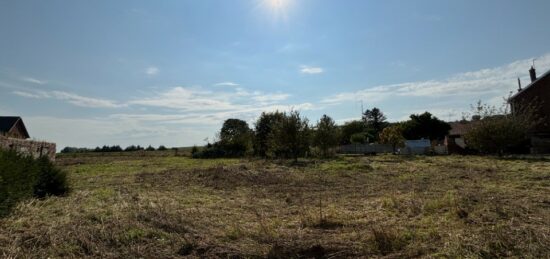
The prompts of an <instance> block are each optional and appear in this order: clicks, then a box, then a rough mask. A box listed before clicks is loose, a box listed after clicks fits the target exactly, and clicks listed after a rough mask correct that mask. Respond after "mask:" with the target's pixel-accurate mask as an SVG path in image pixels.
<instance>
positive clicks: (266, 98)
mask: <svg viewBox="0 0 550 259" xmlns="http://www.w3.org/2000/svg"><path fill="white" fill-rule="evenodd" d="M288 97H290V95H289V94H281V93H279V94H260V95H256V96H254V97H252V99H253V100H254V101H257V102H260V103H272V102H280V101H284V100H286V99H288Z"/></svg>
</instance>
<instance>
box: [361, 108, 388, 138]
mask: <svg viewBox="0 0 550 259" xmlns="http://www.w3.org/2000/svg"><path fill="white" fill-rule="evenodd" d="M363 122H364V123H365V126H366V127H367V131H368V133H370V134H371V135H373V136H374V137H377V136H378V134H380V132H382V130H383V129H384V128H385V127H387V126H388V122H386V116H385V115H384V113H383V112H382V111H380V109H378V108H376V107H374V108H372V110H366V111H365V113H363Z"/></svg>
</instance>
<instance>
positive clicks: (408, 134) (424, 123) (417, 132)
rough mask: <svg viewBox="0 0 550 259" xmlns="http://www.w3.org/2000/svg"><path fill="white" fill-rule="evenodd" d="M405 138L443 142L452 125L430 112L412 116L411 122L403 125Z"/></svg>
mask: <svg viewBox="0 0 550 259" xmlns="http://www.w3.org/2000/svg"><path fill="white" fill-rule="evenodd" d="M402 127H403V136H404V137H405V138H406V139H421V138H424V139H430V140H441V139H443V138H445V136H446V135H447V134H449V130H450V129H451V125H449V123H446V122H444V121H442V120H440V119H438V118H437V117H435V116H433V115H432V114H431V113H429V112H425V113H422V114H412V115H411V116H410V120H408V121H406V122H405V123H403V125H402Z"/></svg>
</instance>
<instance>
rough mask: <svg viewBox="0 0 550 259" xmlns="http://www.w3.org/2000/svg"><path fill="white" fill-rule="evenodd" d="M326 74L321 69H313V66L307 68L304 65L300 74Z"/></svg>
mask: <svg viewBox="0 0 550 259" xmlns="http://www.w3.org/2000/svg"><path fill="white" fill-rule="evenodd" d="M323 72H324V69H323V68H321V67H312V66H306V65H302V66H300V73H302V74H310V75H311V74H321V73H323Z"/></svg>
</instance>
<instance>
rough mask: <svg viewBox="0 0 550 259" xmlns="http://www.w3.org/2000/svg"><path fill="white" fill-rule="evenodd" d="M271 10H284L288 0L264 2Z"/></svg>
mask: <svg viewBox="0 0 550 259" xmlns="http://www.w3.org/2000/svg"><path fill="white" fill-rule="evenodd" d="M265 1H266V2H267V3H266V4H267V5H268V6H269V7H270V8H271V9H272V10H285V9H286V8H287V7H288V4H289V2H290V0H265Z"/></svg>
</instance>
